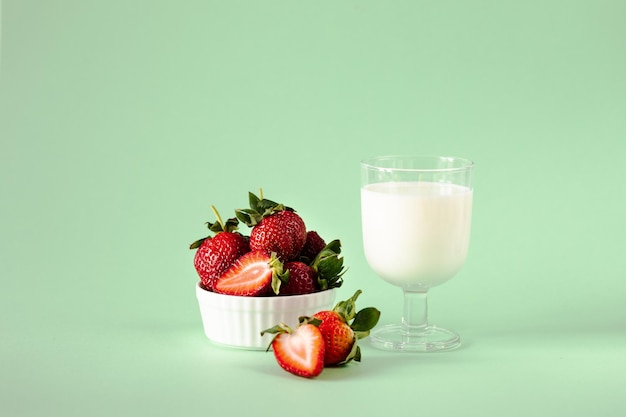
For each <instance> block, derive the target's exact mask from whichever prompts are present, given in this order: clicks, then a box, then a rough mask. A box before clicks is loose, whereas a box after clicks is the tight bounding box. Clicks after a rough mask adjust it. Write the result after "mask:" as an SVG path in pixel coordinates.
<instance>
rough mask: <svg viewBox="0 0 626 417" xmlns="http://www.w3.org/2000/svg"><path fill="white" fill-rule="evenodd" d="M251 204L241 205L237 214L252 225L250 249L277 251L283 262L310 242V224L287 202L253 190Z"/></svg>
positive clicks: (293, 257)
mask: <svg viewBox="0 0 626 417" xmlns="http://www.w3.org/2000/svg"><path fill="white" fill-rule="evenodd" d="M248 196H249V201H250V208H249V209H237V210H235V213H236V215H237V218H238V219H239V220H241V221H242V222H244V223H245V224H246V225H248V226H249V227H252V230H251V232H250V249H252V250H264V251H266V252H268V253H271V252H276V254H277V256H278V258H279V259H280V260H281V261H283V262H288V261H292V260H295V259H296V258H297V257H298V256H299V255H300V251H301V250H302V248H303V247H304V243H305V242H306V226H305V224H304V221H303V220H302V218H301V217H300V216H299V215H298V214H296V212H295V211H294V210H293V209H292V208H290V207H286V206H284V205H283V204H278V203H275V202H274V201H272V200H268V199H264V198H263V197H262V194H261V198H259V197H257V196H256V195H254V194H253V193H249V194H248Z"/></svg>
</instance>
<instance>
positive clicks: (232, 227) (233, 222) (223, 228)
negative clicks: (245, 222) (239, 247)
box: [189, 205, 239, 249]
mask: <svg viewBox="0 0 626 417" xmlns="http://www.w3.org/2000/svg"><path fill="white" fill-rule="evenodd" d="M211 210H212V211H213V215H215V218H216V220H217V221H215V222H213V223H211V222H206V223H205V224H206V225H207V228H208V229H209V230H210V231H211V232H213V233H216V234H217V233H220V232H234V231H236V230H237V229H238V228H239V220H238V219H237V218H235V217H233V218H230V219H227V220H226V222H224V221H223V220H222V216H220V213H219V212H218V211H217V209H216V208H215V206H213V205H212V206H211ZM210 238H211V236H207V237H203V238H201V239H198V240H196V241H195V242H193V243H192V244H191V245H189V249H198V248H199V247H200V245H202V242H204V241H205V240H207V239H210Z"/></svg>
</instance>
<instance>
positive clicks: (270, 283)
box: [214, 250, 288, 296]
mask: <svg viewBox="0 0 626 417" xmlns="http://www.w3.org/2000/svg"><path fill="white" fill-rule="evenodd" d="M287 277H288V273H286V272H283V264H282V262H281V261H280V260H279V259H278V258H277V257H276V254H274V253H272V254H271V255H268V254H267V253H266V252H265V251H261V250H256V251H250V252H248V253H246V254H244V255H243V256H241V257H240V258H238V259H237V260H236V261H235V262H234V263H233V264H232V265H231V266H230V267H229V268H228V269H227V270H226V272H224V273H223V274H222V275H221V276H220V277H219V278H218V279H217V281H216V282H215V285H214V290H215V292H218V293H221V294H229V295H242V296H264V295H271V294H272V293H275V294H278V292H279V291H280V286H281V284H282V282H283V281H286V279H287Z"/></svg>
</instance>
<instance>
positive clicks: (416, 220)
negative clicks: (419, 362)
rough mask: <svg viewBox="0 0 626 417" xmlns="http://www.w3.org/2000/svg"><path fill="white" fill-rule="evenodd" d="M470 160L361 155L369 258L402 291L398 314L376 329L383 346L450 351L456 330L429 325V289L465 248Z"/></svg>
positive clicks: (455, 266)
mask: <svg viewBox="0 0 626 417" xmlns="http://www.w3.org/2000/svg"><path fill="white" fill-rule="evenodd" d="M473 165H474V164H473V162H472V161H470V160H468V159H465V158H456V157H443V156H379V157H374V158H370V159H366V160H364V161H361V219H362V228H363V247H364V251H365V257H366V259H367V262H368V264H369V265H370V267H371V268H372V269H373V270H374V272H375V273H376V274H377V275H378V276H379V277H381V278H382V279H383V280H385V281H387V282H388V283H390V284H392V285H395V286H397V287H400V288H401V289H402V291H403V293H404V309H403V315H402V320H401V321H400V322H399V323H397V324H388V325H385V326H381V327H378V328H377V329H374V330H373V331H372V333H371V335H370V340H371V343H372V344H373V345H374V346H376V347H378V348H382V349H385V350H393V351H416V352H430V351H440V350H447V349H453V348H455V347H457V346H458V345H459V344H460V342H461V339H460V337H459V335H457V334H456V333H454V332H452V331H450V330H447V329H443V328H440V327H437V326H435V325H432V324H429V322H428V307H427V293H428V290H430V289H431V288H432V287H434V286H436V285H440V284H442V283H444V282H446V281H448V280H449V279H450V278H452V277H453V276H454V275H456V273H457V272H458V271H459V269H461V267H462V266H463V263H464V262H465V258H466V257H467V250H468V246H469V237H470V224H471V216H472V192H473V190H472V169H473Z"/></svg>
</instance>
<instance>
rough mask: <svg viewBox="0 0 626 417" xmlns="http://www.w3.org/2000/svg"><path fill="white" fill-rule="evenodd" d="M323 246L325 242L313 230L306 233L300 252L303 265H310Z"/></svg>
mask: <svg viewBox="0 0 626 417" xmlns="http://www.w3.org/2000/svg"><path fill="white" fill-rule="evenodd" d="M325 246H326V242H324V239H322V238H321V237H320V235H319V234H318V233H317V232H316V231H315V230H309V231H307V232H306V240H305V242H304V246H303V247H302V251H301V252H300V259H301V260H302V261H303V262H305V263H310V262H311V261H312V260H313V259H315V257H316V256H317V254H318V253H320V252H321V251H322V249H324V247H325Z"/></svg>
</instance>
